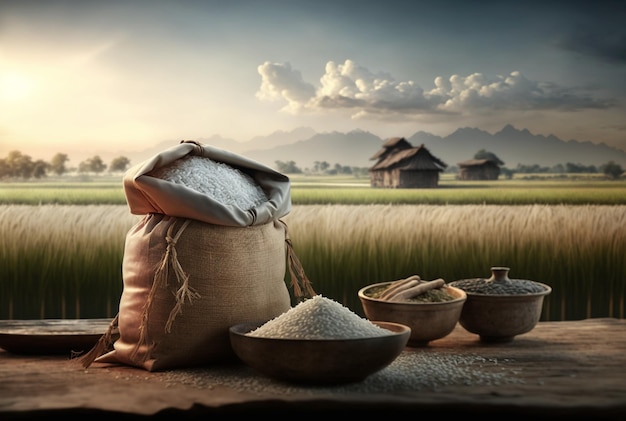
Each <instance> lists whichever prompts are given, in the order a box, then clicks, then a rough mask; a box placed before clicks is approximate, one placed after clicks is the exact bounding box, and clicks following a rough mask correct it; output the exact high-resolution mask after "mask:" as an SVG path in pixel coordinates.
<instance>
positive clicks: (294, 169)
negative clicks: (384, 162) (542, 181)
mask: <svg viewBox="0 0 626 421" xmlns="http://www.w3.org/2000/svg"><path fill="white" fill-rule="evenodd" d="M474 159H487V160H491V161H493V162H495V163H497V164H498V165H502V167H501V168H500V172H501V174H502V176H503V177H504V178H509V179H510V178H513V175H514V174H599V173H603V174H604V175H605V176H606V177H607V178H610V179H618V178H620V177H622V175H623V174H624V169H622V167H621V165H619V164H617V163H616V162H615V161H609V162H607V163H605V164H603V165H601V166H600V167H599V168H598V167H596V166H595V165H583V164H578V163H572V162H567V163H565V164H557V165H554V166H552V167H545V166H543V167H542V166H540V165H538V164H533V165H523V164H518V165H517V167H516V168H514V169H513V168H507V167H505V166H503V165H504V162H503V161H502V160H501V159H500V158H498V156H497V155H496V154H494V153H493V152H490V151H487V150H485V149H481V150H479V151H478V152H476V154H474ZM274 163H275V164H276V169H277V170H278V171H279V172H282V173H285V174H311V175H340V174H343V175H354V176H355V177H357V178H358V177H362V176H368V174H369V169H368V168H367V167H348V166H342V165H340V164H335V165H332V166H331V165H330V164H329V163H328V162H326V161H315V162H314V163H313V168H305V169H304V170H303V169H301V168H300V167H298V165H297V164H296V162H295V161H275V162H274ZM445 172H447V173H453V174H456V173H458V172H459V168H458V167H457V166H456V165H452V166H449V167H447V168H446V170H445Z"/></svg>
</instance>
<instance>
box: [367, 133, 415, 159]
mask: <svg viewBox="0 0 626 421" xmlns="http://www.w3.org/2000/svg"><path fill="white" fill-rule="evenodd" d="M412 147H413V145H411V144H410V143H409V142H408V141H407V140H406V139H405V138H403V137H391V138H389V139H387V140H386V141H385V143H383V147H382V149H380V150H379V151H378V152H376V153H375V154H374V156H372V157H371V158H370V161H373V160H375V159H381V158H384V157H385V156H386V155H388V154H390V153H393V151H399V150H404V149H410V148H412Z"/></svg>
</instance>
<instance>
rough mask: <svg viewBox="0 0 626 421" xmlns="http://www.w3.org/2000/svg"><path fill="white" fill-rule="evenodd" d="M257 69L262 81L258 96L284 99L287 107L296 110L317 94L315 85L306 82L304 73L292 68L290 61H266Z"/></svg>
mask: <svg viewBox="0 0 626 421" xmlns="http://www.w3.org/2000/svg"><path fill="white" fill-rule="evenodd" d="M257 70H258V72H259V74H260V75H261V80H262V81H261V88H260V89H259V91H258V92H257V94H256V96H257V98H259V99H261V100H269V101H273V100H278V99H284V100H286V101H287V103H288V105H287V107H286V108H287V109H289V110H291V111H294V112H295V111H297V110H298V109H299V108H300V107H302V106H303V105H304V104H306V103H307V102H308V101H309V100H310V99H311V98H313V97H314V96H315V87H314V86H313V85H311V84H309V83H306V82H304V81H303V80H302V74H301V73H300V72H299V71H297V70H292V69H291V64H289V63H284V64H280V63H271V62H269V61H266V62H265V63H263V64H261V65H260V66H259V67H258V68H257Z"/></svg>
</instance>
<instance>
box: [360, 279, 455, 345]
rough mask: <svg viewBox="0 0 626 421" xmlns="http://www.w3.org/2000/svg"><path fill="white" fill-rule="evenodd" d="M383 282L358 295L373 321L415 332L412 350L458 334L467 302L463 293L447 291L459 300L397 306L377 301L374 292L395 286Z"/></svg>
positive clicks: (450, 288)
mask: <svg viewBox="0 0 626 421" xmlns="http://www.w3.org/2000/svg"><path fill="white" fill-rule="evenodd" d="M391 283H392V282H380V283H377V284H371V285H368V286H366V287H364V288H361V289H360V290H359V292H358V296H359V300H360V301H361V305H362V306H363V311H364V312H365V316H366V317H367V318H368V319H370V320H385V321H388V322H393V323H400V324H403V325H406V326H408V327H410V328H411V336H410V338H409V341H408V346H411V347H419V346H426V345H428V343H429V342H430V341H433V340H435V339H439V338H443V337H444V336H447V335H448V334H449V333H450V332H452V331H453V330H454V327H455V326H456V324H457V322H458V321H459V318H460V316H461V310H462V309H463V304H464V303H465V300H466V294H465V292H464V291H463V290H461V289H459V288H454V287H450V286H448V287H446V288H448V291H449V292H450V294H452V295H454V296H455V297H456V298H455V299H453V300H449V301H441V302H395V301H386V300H379V299H377V298H373V297H371V296H370V295H371V294H370V290H374V289H377V288H379V287H382V286H386V285H389V284H391Z"/></svg>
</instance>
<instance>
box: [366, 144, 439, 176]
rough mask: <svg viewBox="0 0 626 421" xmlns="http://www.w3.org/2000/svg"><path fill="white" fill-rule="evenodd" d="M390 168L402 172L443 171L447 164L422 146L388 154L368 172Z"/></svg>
mask: <svg viewBox="0 0 626 421" xmlns="http://www.w3.org/2000/svg"><path fill="white" fill-rule="evenodd" d="M391 167H393V168H400V169H403V170H422V171H423V170H428V171H433V170H435V171H443V170H444V169H445V168H446V167H447V164H446V163H445V162H443V161H441V160H440V159H439V158H437V157H434V156H433V155H432V154H431V153H430V152H429V151H428V149H426V148H425V147H424V145H420V146H418V147H412V148H410V149H403V150H401V151H398V152H395V153H393V154H390V155H388V156H387V157H385V158H383V159H381V160H380V161H378V162H377V163H376V165H374V166H373V167H371V168H370V170H373V171H376V170H384V169H388V168H391Z"/></svg>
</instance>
